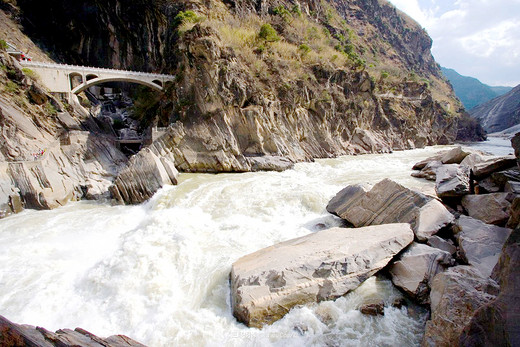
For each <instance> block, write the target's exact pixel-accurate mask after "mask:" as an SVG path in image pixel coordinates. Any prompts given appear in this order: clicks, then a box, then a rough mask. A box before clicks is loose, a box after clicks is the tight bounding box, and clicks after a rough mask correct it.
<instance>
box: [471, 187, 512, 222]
mask: <svg viewBox="0 0 520 347" xmlns="http://www.w3.org/2000/svg"><path fill="white" fill-rule="evenodd" d="M508 198H509V194H508V193H491V194H483V195H466V196H464V197H463V198H462V206H463V207H464V208H465V209H466V211H467V212H468V215H469V216H470V217H473V218H476V219H480V220H481V221H483V222H484V223H488V224H495V225H502V226H503V225H505V223H506V222H507V220H508V219H509V208H510V207H511V203H510V202H509V200H508Z"/></svg>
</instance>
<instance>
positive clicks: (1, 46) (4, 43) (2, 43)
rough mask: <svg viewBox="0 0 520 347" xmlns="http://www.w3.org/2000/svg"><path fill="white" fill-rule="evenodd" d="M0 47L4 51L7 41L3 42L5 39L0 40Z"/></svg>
mask: <svg viewBox="0 0 520 347" xmlns="http://www.w3.org/2000/svg"><path fill="white" fill-rule="evenodd" d="M0 49H1V50H2V51H6V50H7V42H5V40H0Z"/></svg>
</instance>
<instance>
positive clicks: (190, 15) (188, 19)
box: [174, 10, 202, 26]
mask: <svg viewBox="0 0 520 347" xmlns="http://www.w3.org/2000/svg"><path fill="white" fill-rule="evenodd" d="M201 20H202V17H200V16H197V14H196V13H195V12H193V11H191V10H188V11H180V12H179V13H177V15H176V16H175V19H174V22H175V26H179V25H181V24H184V23H197V22H200V21H201Z"/></svg>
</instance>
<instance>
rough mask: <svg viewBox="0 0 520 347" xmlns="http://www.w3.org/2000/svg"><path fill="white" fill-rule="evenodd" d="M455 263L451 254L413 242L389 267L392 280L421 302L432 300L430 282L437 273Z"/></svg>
mask: <svg viewBox="0 0 520 347" xmlns="http://www.w3.org/2000/svg"><path fill="white" fill-rule="evenodd" d="M453 264H454V259H453V258H452V257H451V254H450V253H448V252H445V251H442V250H440V249H437V248H433V247H430V246H427V245H424V244H420V243H413V244H412V245H411V246H410V247H408V248H407V249H406V251H405V252H404V253H403V254H401V256H400V257H399V260H397V261H395V262H394V263H393V264H392V265H391V266H390V268H389V271H390V274H391V275H392V282H393V283H394V285H396V286H397V287H399V288H401V289H402V290H404V291H405V292H406V293H407V294H408V295H410V296H411V297H413V298H415V299H416V300H417V301H418V302H419V303H421V304H426V303H429V302H430V282H431V281H432V280H433V278H434V277H435V275H436V274H438V273H439V272H442V271H444V270H445V268H446V267H448V266H451V265H453Z"/></svg>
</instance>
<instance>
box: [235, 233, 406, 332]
mask: <svg viewBox="0 0 520 347" xmlns="http://www.w3.org/2000/svg"><path fill="white" fill-rule="evenodd" d="M412 241H413V232H412V230H411V228H410V225H408V224H404V223H402V224H387V225H379V226H370V227H365V228H357V229H349V228H332V229H327V230H322V231H319V232H316V233H313V234H310V235H307V236H303V237H300V238H296V239H293V240H289V241H285V242H281V243H279V244H276V245H273V246H271V247H267V248H264V249H262V250H259V251H257V252H255V253H252V254H249V255H246V256H244V257H242V258H240V259H239V260H237V261H236V262H235V263H233V265H232V269H231V278H230V280H231V296H232V305H233V314H234V316H235V317H236V318H237V319H238V320H239V321H241V322H243V323H245V324H246V325H248V326H250V327H262V326H263V325H264V324H271V323H273V322H274V321H276V320H278V319H280V318H282V317H283V316H284V315H285V314H286V313H287V312H288V311H289V310H290V309H291V308H292V307H294V306H296V305H300V304H305V303H309V302H319V301H322V300H329V299H334V298H337V297H339V296H341V295H344V294H346V293H347V292H349V291H351V290H353V289H355V288H356V287H358V286H359V285H360V284H361V283H362V282H363V281H365V280H366V279H367V278H369V277H370V276H371V275H373V274H374V273H376V272H377V271H378V270H380V269H382V268H383V267H384V266H386V264H388V262H389V261H390V260H391V259H392V258H393V257H394V256H395V255H396V254H397V253H398V252H400V251H401V250H402V249H403V248H405V247H406V246H407V245H408V244H410V243H411V242H412Z"/></svg>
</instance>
